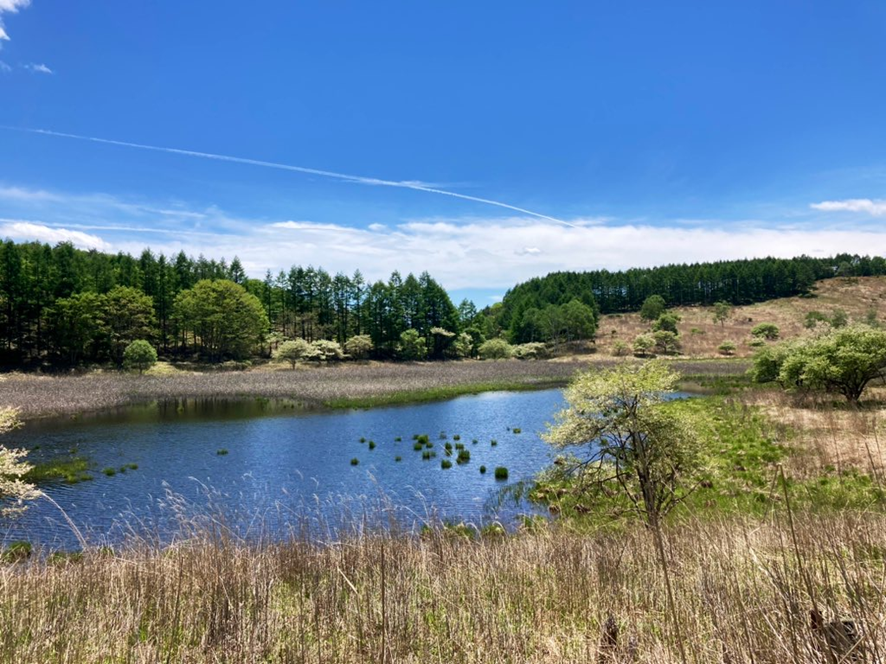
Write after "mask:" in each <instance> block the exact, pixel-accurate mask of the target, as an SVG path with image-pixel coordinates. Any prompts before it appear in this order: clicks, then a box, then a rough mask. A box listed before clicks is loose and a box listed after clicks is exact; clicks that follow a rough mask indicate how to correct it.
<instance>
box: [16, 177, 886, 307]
mask: <svg viewBox="0 0 886 664" xmlns="http://www.w3.org/2000/svg"><path fill="white" fill-rule="evenodd" d="M0 207H2V209H3V210H4V214H5V216H7V217H14V219H7V220H5V223H4V220H2V219H0V238H2V237H4V236H13V235H12V233H15V235H14V239H17V240H18V239H21V240H28V239H39V240H41V241H44V242H58V241H63V240H69V241H72V242H76V243H77V244H78V246H90V247H97V248H103V247H110V246H111V245H113V250H114V251H127V252H130V253H132V254H134V255H137V254H139V253H140V252H141V250H142V249H144V248H145V247H146V246H150V247H151V249H152V250H153V251H155V252H163V253H165V254H166V255H167V256H169V255H174V254H175V253H177V252H178V251H180V250H184V251H185V252H186V253H188V254H191V255H194V256H196V255H199V254H201V253H202V254H204V255H205V256H207V257H214V258H222V257H226V258H227V259H228V260H230V259H231V258H233V257H234V256H235V255H237V256H239V257H240V259H241V261H242V262H243V265H244V267H245V269H246V270H247V271H248V272H249V274H250V276H255V277H262V276H263V275H264V273H265V270H267V269H270V270H271V271H272V272H273V273H276V272H278V271H279V270H281V269H282V270H288V269H289V268H290V267H291V266H292V265H315V266H317V265H322V266H323V267H324V268H325V269H326V270H328V271H330V272H332V273H335V272H339V271H341V272H345V273H347V274H351V273H353V271H354V270H355V269H360V270H361V271H362V272H363V274H364V276H365V277H366V278H367V279H370V280H377V279H386V278H387V277H388V276H390V273H391V272H392V271H393V270H395V269H396V270H399V271H400V272H401V273H403V274H406V273H408V272H413V273H415V274H418V273H420V272H422V271H424V270H427V271H428V272H430V273H431V274H432V275H433V276H434V277H435V278H436V279H438V280H439V281H440V283H441V284H443V285H444V286H445V287H446V288H448V289H451V290H456V289H462V288H473V289H477V288H483V289H490V290H493V291H499V290H500V291H502V292H503V291H504V290H505V289H507V288H509V287H511V286H513V285H514V284H515V283H517V282H520V281H525V280H527V279H529V278H532V277H535V276H540V275H544V274H547V273H548V272H554V271H563V270H578V271H580V270H592V269H600V268H606V269H610V270H619V269H624V268H630V267H648V266H654V265H662V264H667V263H675V262H695V261H711V260H727V259H739V258H753V257H762V256H770V255H772V256H781V257H788V256H797V255H799V254H804V253H805V254H809V255H813V256H826V255H833V254H836V253H840V252H848V253H859V254H868V255H870V254H878V255H886V230H881V229H880V228H879V226H869V227H863V226H861V225H859V224H855V225H854V226H852V227H849V226H848V224H847V225H844V226H842V227H832V228H820V227H819V228H810V227H809V226H796V225H795V226H793V227H789V226H785V225H781V226H776V225H775V224H773V223H771V222H770V223H763V222H756V223H749V222H744V223H741V224H738V223H734V222H724V221H722V220H717V219H708V220H704V222H703V223H701V222H700V220H695V222H697V223H691V224H679V225H678V224H677V223H676V222H674V221H673V220H664V221H661V222H659V223H657V224H651V223H647V222H639V221H635V222H633V223H624V222H623V223H620V224H618V223H615V222H613V223H608V224H601V223H600V222H599V220H596V219H595V220H593V221H591V220H589V219H575V220H570V223H572V225H571V226H564V225H562V224H558V223H554V222H549V221H546V220H541V219H531V218H528V217H523V216H514V217H499V218H470V219H445V218H435V219H420V220H413V221H409V222H406V223H401V224H395V223H391V224H390V225H387V226H385V225H383V224H373V225H372V226H369V227H356V226H352V225H347V224H337V223H328V222H322V221H321V222H318V221H305V220H288V221H287V220H276V219H273V218H271V219H258V218H246V217H237V216H234V215H231V214H229V213H227V212H225V211H224V210H221V209H219V208H217V207H215V206H208V207H207V206H192V207H190V208H189V207H188V205H187V204H186V203H184V202H181V201H173V202H170V201H164V200H160V201H151V200H144V199H139V200H135V201H133V200H129V199H121V198H118V197H115V196H109V195H107V194H68V193H60V192H54V191H43V190H39V189H27V188H23V187H16V186H11V185H8V186H5V187H4V186H0ZM166 213H169V214H166ZM25 220H28V221H25ZM684 221H685V220H684ZM788 221H791V220H788ZM12 223H17V224H19V225H17V226H11V225H10V224H12ZM72 234H76V235H72Z"/></svg>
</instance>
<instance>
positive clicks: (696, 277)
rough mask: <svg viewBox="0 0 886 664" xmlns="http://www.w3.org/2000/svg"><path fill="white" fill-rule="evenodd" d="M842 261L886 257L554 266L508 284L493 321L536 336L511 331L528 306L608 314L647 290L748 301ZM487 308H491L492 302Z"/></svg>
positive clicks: (883, 269)
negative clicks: (573, 305)
mask: <svg viewBox="0 0 886 664" xmlns="http://www.w3.org/2000/svg"><path fill="white" fill-rule="evenodd" d="M846 261H848V262H851V263H852V264H853V269H854V271H855V272H856V274H858V275H859V276H868V275H880V274H886V259H884V258H881V257H873V258H869V257H858V256H848V255H846V254H843V255H840V256H835V257H832V258H812V257H809V256H800V257H798V258H789V259H780V258H758V259H750V260H736V261H718V262H716V263H693V264H688V265H687V264H683V265H666V266H662V267H655V268H644V269H636V268H635V269H630V270H625V271H622V272H610V271H608V270H597V271H593V272H554V273H551V274H549V275H547V276H545V277H538V278H534V279H530V280H529V281H526V282H524V283H522V284H518V285H517V286H515V287H514V288H512V289H511V290H510V291H508V293H507V294H505V297H504V299H503V301H502V303H501V305H500V308H499V309H498V310H497V311H496V312H494V316H495V321H496V323H497V324H498V325H500V326H501V327H502V328H504V329H508V330H509V331H510V333H511V340H512V341H515V342H523V341H539V340H540V339H537V338H536V339H530V338H526V337H525V336H523V335H522V334H521V335H518V336H514V332H515V331H516V330H518V329H519V328H520V327H521V325H522V324H523V321H522V318H523V315H524V312H525V311H526V310H527V309H529V308H535V309H537V310H542V309H544V308H545V306H547V305H548V304H556V305H562V304H565V303H566V302H568V301H569V300H571V299H572V298H574V297H577V298H579V299H580V300H581V301H582V302H584V303H585V304H587V305H589V306H591V307H593V308H594V310H595V312H599V313H603V314H613V313H620V312H627V311H639V310H640V309H641V307H642V305H643V302H644V301H645V300H646V298H648V297H649V296H651V295H660V296H661V297H662V298H663V299H664V300H665V301H666V302H667V303H668V305H669V306H672V307H682V306H693V305H701V306H710V305H713V304H714V303H715V302H721V301H722V302H729V303H730V304H732V305H744V304H752V303H754V302H765V301H767V300H772V299H775V298H781V297H791V296H794V295H803V294H806V293H808V292H809V291H810V289H811V288H812V287H813V285H814V283H815V280H817V279H830V278H833V277H834V274H835V270H836V268H837V266H839V265H840V263H842V262H846ZM591 300H593V301H591ZM489 313H490V314H493V311H492V308H490V310H489ZM658 315H660V314H658ZM657 317H658V316H657V315H656V316H652V317H651V318H650V320H655V318H657Z"/></svg>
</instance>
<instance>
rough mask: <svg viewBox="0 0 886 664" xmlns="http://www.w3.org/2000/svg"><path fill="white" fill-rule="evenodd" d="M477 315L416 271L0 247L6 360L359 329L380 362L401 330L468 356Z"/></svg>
mask: <svg viewBox="0 0 886 664" xmlns="http://www.w3.org/2000/svg"><path fill="white" fill-rule="evenodd" d="M487 323H488V321H487V318H486V317H485V316H484V315H482V314H480V313H478V312H477V309H476V308H475V307H474V305H473V304H472V303H471V302H469V301H467V300H466V301H463V302H462V303H461V304H460V306H459V307H456V306H455V305H453V303H452V301H451V300H450V298H449V295H448V294H447V293H446V291H445V290H444V289H443V287H442V286H440V284H439V283H437V282H436V281H435V280H434V279H433V278H432V277H431V276H430V275H429V274H428V273H426V272H425V273H422V274H421V275H419V276H418V277H416V276H414V275H412V274H409V275H407V276H406V277H403V276H402V275H401V274H400V273H399V272H394V273H393V274H392V275H391V277H390V278H389V279H388V280H387V281H376V282H374V283H369V282H367V281H366V280H365V279H364V278H363V276H362V275H361V273H360V272H359V270H358V271H355V272H354V273H353V274H352V275H346V274H343V273H338V274H335V275H331V274H329V273H328V272H326V271H325V270H323V269H322V268H314V267H310V266H309V267H302V266H294V267H292V268H291V269H290V270H289V271H288V272H286V271H281V272H279V273H278V274H277V275H276V276H274V275H272V274H271V273H270V272H268V273H267V274H266V275H265V278H264V279H251V278H248V277H247V276H246V273H245V271H244V269H243V266H242V264H241V263H240V261H239V260H238V259H237V258H234V259H233V260H232V261H231V262H230V263H227V262H226V261H225V260H224V259H222V260H220V261H216V260H214V259H206V258H205V257H203V256H200V257H198V258H196V259H195V258H193V257H190V256H188V255H186V254H185V253H184V252H180V253H179V254H177V255H176V256H174V257H171V258H167V257H166V256H164V255H163V254H154V253H153V252H151V251H150V250H149V249H145V250H144V251H143V252H142V253H141V255H140V256H138V257H137V258H136V257H133V256H131V255H129V254H125V253H118V254H106V253H102V252H99V251H95V250H90V251H85V250H80V249H76V248H74V247H73V246H72V245H71V244H70V243H60V244H58V245H56V246H49V245H47V244H41V243H38V242H31V243H22V244H17V243H14V242H12V241H6V242H3V243H0V362H2V364H3V365H4V366H7V367H17V366H28V365H39V364H42V363H45V362H50V363H54V364H61V365H76V364H81V363H84V362H97V361H113V362H116V363H118V364H119V363H120V362H121V361H122V357H123V352H124V350H125V348H126V346H127V345H128V344H129V343H130V342H131V341H133V340H135V339H147V340H149V341H150V342H151V343H152V344H154V345H155V346H156V347H157V348H158V350H159V351H160V352H161V354H164V355H166V356H172V357H175V356H188V355H194V354H197V355H199V356H200V357H202V358H204V359H208V360H221V359H226V358H238V357H245V356H248V355H249V354H251V353H254V352H256V351H263V352H264V353H265V354H266V355H267V354H269V353H270V350H271V345H272V344H273V343H276V342H279V341H280V340H282V339H285V338H289V339H298V338H301V339H305V340H306V341H308V342H314V341H318V340H321V339H328V340H334V341H336V342H338V343H339V344H342V345H344V344H345V343H346V341H347V340H348V339H350V338H352V337H354V336H361V337H369V339H370V340H371V342H372V355H374V356H375V357H381V358H386V357H393V356H394V355H395V354H396V353H398V351H399V350H400V349H401V346H402V342H403V338H404V337H403V335H404V333H407V332H408V333H409V334H407V338H408V340H409V341H410V342H411V344H412V346H413V349H412V352H414V353H415V354H416V355H418V356H420V357H429V358H442V357H445V356H447V355H448V354H449V353H450V346H452V345H453V344H454V343H455V342H456V341H458V340H459V335H464V334H467V335H468V337H470V340H471V347H472V349H473V352H476V348H477V347H478V346H479V344H481V343H482V342H483V341H484V340H485V339H486V338H487V336H490V335H493V334H494V333H495V330H494V329H492V328H490V327H489V326H488V324H487ZM464 339H465V338H464V337H461V341H462V342H464ZM416 344H420V345H421V347H420V348H415V345H416Z"/></svg>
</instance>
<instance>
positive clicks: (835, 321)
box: [831, 309, 849, 328]
mask: <svg viewBox="0 0 886 664" xmlns="http://www.w3.org/2000/svg"><path fill="white" fill-rule="evenodd" d="M848 324H849V316H848V315H847V314H846V312H845V311H843V310H842V309H834V310H833V311H832V312H831V327H833V328H841V327H846V326H847V325H848Z"/></svg>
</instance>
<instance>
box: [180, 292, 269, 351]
mask: <svg viewBox="0 0 886 664" xmlns="http://www.w3.org/2000/svg"><path fill="white" fill-rule="evenodd" d="M174 306H175V319H176V322H177V324H178V326H179V328H180V329H181V331H182V333H183V334H182V341H183V344H184V345H185V346H189V345H190V346H192V347H193V348H194V349H195V350H197V351H198V352H199V353H201V354H204V355H205V356H206V357H207V358H208V359H210V360H212V361H219V360H221V359H224V358H233V359H241V358H244V357H247V356H248V355H249V354H251V353H252V352H253V351H254V350H255V348H256V347H257V346H258V344H259V343H260V342H261V340H262V338H263V336H264V334H265V333H266V332H267V331H268V317H267V314H266V313H265V310H264V309H263V308H262V305H261V302H260V301H259V299H258V298H257V297H255V296H254V295H251V294H250V293H248V292H246V290H245V289H244V288H243V287H242V286H240V285H238V284H235V283H234V282H233V281H228V280H227V279H216V280H209V279H203V280H201V281H198V282H197V283H196V284H195V285H194V287H193V288H191V289H188V290H185V291H182V292H181V293H179V294H178V296H177V297H176V298H175V305H174Z"/></svg>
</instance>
